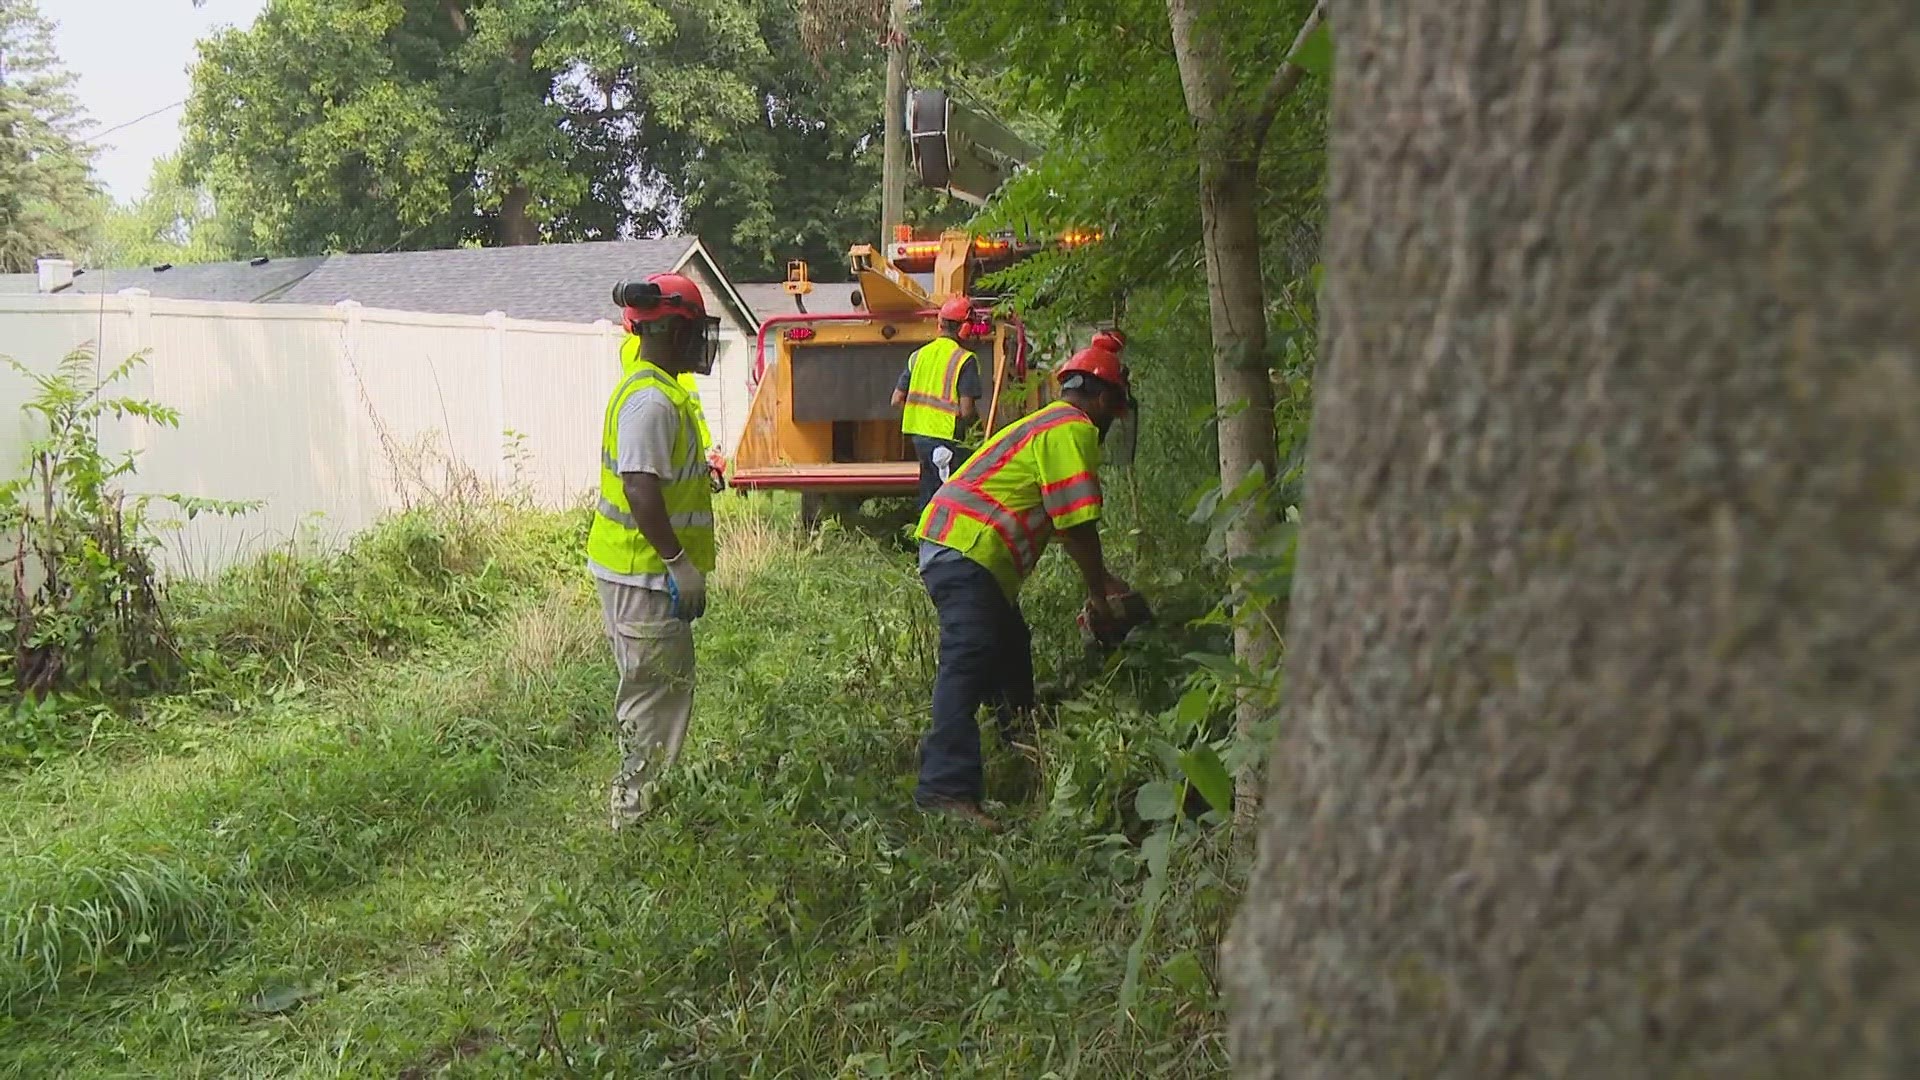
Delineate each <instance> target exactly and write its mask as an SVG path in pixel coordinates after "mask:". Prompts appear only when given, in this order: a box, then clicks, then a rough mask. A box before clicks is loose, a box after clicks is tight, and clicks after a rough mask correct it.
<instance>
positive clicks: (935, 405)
mask: <svg viewBox="0 0 1920 1080" xmlns="http://www.w3.org/2000/svg"><path fill="white" fill-rule="evenodd" d="M972 355H973V354H972V353H970V352H968V351H966V350H965V349H962V348H961V347H960V343H959V342H957V341H954V340H953V339H952V338H934V339H933V340H932V341H929V342H927V343H926V344H925V345H922V346H921V347H920V348H918V349H916V350H914V354H913V356H912V358H911V359H910V360H908V361H907V406H906V409H905V411H903V412H902V413H901V414H900V430H901V431H902V432H904V433H906V434H908V435H925V436H927V437H929V438H934V439H951V438H953V433H954V431H955V430H957V429H958V426H959V421H960V369H961V368H963V367H965V366H966V363H967V360H968V358H970V357H971V356H972Z"/></svg>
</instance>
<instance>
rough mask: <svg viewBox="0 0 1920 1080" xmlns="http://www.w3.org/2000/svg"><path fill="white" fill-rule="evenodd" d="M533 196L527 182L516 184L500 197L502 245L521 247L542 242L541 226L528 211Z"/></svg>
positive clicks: (500, 235) (500, 234)
mask: <svg viewBox="0 0 1920 1080" xmlns="http://www.w3.org/2000/svg"><path fill="white" fill-rule="evenodd" d="M532 201H533V197H532V195H531V194H530V193H529V192H528V191H527V186H526V185H525V184H515V185H513V186H512V187H510V188H508V189H507V193H506V194H505V195H503V196H501V197H500V229H499V234H498V235H499V237H500V246H501V247H520V246H524V245H527V244H537V243H539V242H540V226H539V225H538V224H536V223H535V222H534V220H533V215H531V214H530V213H528V212H527V208H528V206H529V205H530V204H531V203H532Z"/></svg>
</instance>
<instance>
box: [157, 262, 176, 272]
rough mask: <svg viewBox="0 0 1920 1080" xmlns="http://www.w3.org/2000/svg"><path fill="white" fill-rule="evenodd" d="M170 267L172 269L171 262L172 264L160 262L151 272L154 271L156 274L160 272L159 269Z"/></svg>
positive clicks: (168, 268)
mask: <svg viewBox="0 0 1920 1080" xmlns="http://www.w3.org/2000/svg"><path fill="white" fill-rule="evenodd" d="M171 269H173V264H172V263H161V264H160V265H159V266H156V267H154V268H153V272H154V273H156V274H158V273H160V272H161V271H164V270H171Z"/></svg>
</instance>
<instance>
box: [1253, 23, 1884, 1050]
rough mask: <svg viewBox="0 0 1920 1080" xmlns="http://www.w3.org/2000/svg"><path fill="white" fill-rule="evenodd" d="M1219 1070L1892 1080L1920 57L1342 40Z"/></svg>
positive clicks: (1837, 36)
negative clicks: (1293, 498)
mask: <svg viewBox="0 0 1920 1080" xmlns="http://www.w3.org/2000/svg"><path fill="white" fill-rule="evenodd" d="M1333 16H1334V18H1335V19H1336V26H1335V34H1334V38H1335V40H1336V41H1337V42H1339V48H1340V59H1339V77H1338V84H1337V86H1336V87H1335V91H1334V111H1333V128H1334V132H1335V135H1334V145H1333V158H1332V169H1331V176H1330V180H1329V184H1330V188H1329V197H1330V201H1331V208H1330V215H1331V217H1330V222H1329V228H1328V237H1327V251H1326V259H1325V262H1326V266H1327V277H1326V285H1325V293H1324V297H1323V300H1324V304H1323V311H1324V324H1323V325H1324V328H1325V336H1324V338H1323V345H1324V348H1325V352H1324V353H1323V357H1322V362H1321V367H1320V370H1319V377H1318V380H1317V385H1316V388H1315V392H1316V410H1317V412H1316V415H1315V418H1314V429H1313V436H1312V439H1313V445H1312V455H1311V458H1310V464H1309V472H1308V475H1309V484H1310V499H1309V505H1310V506H1311V507H1312V513H1311V514H1310V515H1309V516H1308V519H1307V522H1306V532H1305V537H1304V540H1303V544H1302V562H1301V566H1300V570H1299V575H1298V577H1297V584H1296V588H1295V594H1294V602H1293V609H1292V621H1291V623H1290V626H1289V642H1290V650H1289V668H1288V678H1289V684H1290V690H1289V699H1288V706H1287V712H1286V722H1285V724H1284V725H1283V727H1282V735H1281V738H1280V741H1279V743H1278V745H1277V747H1276V751H1275V754H1274V758H1273V764H1272V769H1273V773H1274V775H1273V777H1272V783H1271V787H1270V789H1269V791H1268V796H1267V807H1266V819H1265V822H1264V826H1263V835H1262V837H1261V842H1260V853H1259V857H1258V860H1257V863H1256V865H1255V868H1254V871H1253V879H1252V881H1251V883H1250V887H1249V892H1248V896H1247V899H1246V902H1245V905H1244V907H1243V909H1242V911H1241V913H1240V916H1239V919H1238V922H1237V924H1236V927H1235V930H1234V933H1233V934H1232V936H1231V938H1230V940H1229V942H1228V944H1227V963H1228V967H1229V969H1230V980H1231V984H1232V988H1233V994H1234V998H1235V1000H1234V1013H1233V1021H1232V1032H1233V1046H1234V1054H1235V1060H1236V1063H1237V1066H1238V1068H1239V1070H1240V1072H1241V1073H1242V1074H1243V1075H1248V1076H1287V1077H1292V1078H1302V1080H1304V1078H1314V1077H1328V1078H1332V1077H1338V1078H1341V1080H1361V1078H1369V1077H1414V1076H1417V1077H1462V1078H1465V1077H1472V1078H1488V1077H1496V1078H1497V1077H1518V1076H1528V1077H1532V1076H1579V1077H1596V1078H1602V1077H1604V1078H1614V1077H1671V1076H1689V1077H1728V1078H1735V1077H1738V1078H1742V1080H1746V1078H1753V1077H1800V1076H1834V1077H1894V1076H1897V1075H1898V1076H1913V1075H1916V1069H1920V1023H1916V1022H1915V1017H1916V1016H1917V1015H1920V1012H1916V1010H1917V1009H1920V915H1917V914H1916V913H1920V906H1917V905H1916V904H1915V903H1914V889H1913V886H1914V883H1915V873H1914V869H1915V867H1916V866H1920V850H1916V847H1917V845H1920V840H1917V839H1916V838H1920V794H1917V792H1916V784H1915V768H1916V766H1915V762H1916V750H1920V584H1917V583H1916V578H1920V475H1916V473H1917V472H1920V469H1917V468H1916V463H1920V303H1917V302H1916V296H1915V293H1914V288H1915V284H1914V283H1915V282H1916V281H1920V224H1917V222H1920V219H1917V218H1916V216H1915V213H1914V208H1915V207H1916V206H1920V21H1916V20H1915V19H1914V17H1913V8H1912V5H1911V3H1909V2H1907V0H1834V2H1833V3H1829V4H1823V5H1808V4H1743V3H1732V2H1728V3H1698V4H1672V3H1665V2H1658V0H1619V2H1618V3H1615V4H1611V5H1601V4H1594V3H1591V2H1587V0H1539V2H1537V3H1533V4H1529V5H1524V6H1516V5H1513V4H1506V3H1497V2H1495V0H1372V2H1369V3H1348V4H1340V5H1338V6H1337V7H1336V8H1335V10H1334V12H1333Z"/></svg>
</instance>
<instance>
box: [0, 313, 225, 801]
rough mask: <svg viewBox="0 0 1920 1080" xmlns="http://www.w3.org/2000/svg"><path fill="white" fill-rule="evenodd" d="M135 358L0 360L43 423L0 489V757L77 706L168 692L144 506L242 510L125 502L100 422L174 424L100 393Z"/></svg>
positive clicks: (56, 734) (162, 616) (174, 668)
mask: <svg viewBox="0 0 1920 1080" xmlns="http://www.w3.org/2000/svg"><path fill="white" fill-rule="evenodd" d="M143 360H144V357H142V356H139V355H136V356H133V357H130V358H128V359H127V360H125V361H124V362H122V363H121V364H119V365H118V366H116V367H114V368H113V369H111V370H109V371H107V372H105V373H103V374H102V373H96V371H95V370H94V354H93V351H92V349H91V348H89V347H86V346H82V347H80V348H76V349H74V350H73V351H72V352H70V353H68V354H67V355H66V356H65V357H64V358H63V359H62V360H61V362H60V363H59V364H58V365H56V366H55V367H54V368H53V370H52V371H49V372H45V373H41V372H36V371H34V370H32V369H31V368H29V367H27V366H26V365H24V364H21V363H19V362H18V361H16V360H14V359H13V358H11V357H0V362H4V363H5V364H7V365H8V366H10V367H11V368H13V370H15V371H16V372H18V373H19V374H20V375H21V376H22V377H23V378H24V379H25V380H26V381H27V383H28V385H29V386H31V387H32V388H33V396H32V397H31V398H30V399H29V400H28V401H27V402H26V404H25V405H24V406H23V407H22V410H21V411H22V412H23V413H24V414H25V416H26V417H27V419H28V423H29V424H30V425H33V426H37V427H39V428H41V429H42V433H41V434H40V436H39V437H38V438H35V439H33V440H32V441H30V442H29V443H28V444H27V447H26V451H25V454H24V455H23V460H22V461H20V462H19V465H18V474H17V475H16V476H15V477H14V478H13V479H11V480H8V481H6V482H5V483H0V536H5V537H7V538H8V540H9V541H11V543H10V545H9V546H10V547H11V548H12V550H11V551H10V552H8V553H6V554H5V555H3V556H0V566H4V567H5V568H6V569H7V571H9V574H10V577H11V581H10V585H11V588H10V589H9V590H8V593H7V597H8V602H7V604H6V605H5V608H4V609H0V700H5V701H6V702H7V704H8V705H9V707H10V714H9V717H8V721H7V724H6V725H5V728H4V729H0V763H4V762H6V761H8V760H10V759H11V760H31V759H33V758H34V757H36V756H38V755H40V754H42V753H43V752H45V750H46V749H47V746H48V744H50V743H54V742H58V741H59V740H61V739H62V738H63V737H66V736H68V735H70V732H68V731H66V730H64V729H65V728H67V727H69V726H71V725H70V723H69V721H71V720H72V719H74V718H75V712H76V710H75V709H74V706H75V704H76V703H77V704H78V705H79V710H78V712H79V713H80V714H83V715H91V716H92V717H94V718H95V719H96V720H97V719H98V718H99V717H100V716H101V709H102V707H103V706H105V705H110V704H116V703H124V702H126V701H128V700H130V699H131V698H132V697H134V696H136V695H139V694H143V693H149V692H152V691H155V690H160V689H164V688H166V687H168V686H169V685H170V684H171V683H172V682H173V681H175V680H176V679H178V678H179V677H180V676H181V674H182V670H183V668H182V664H181V663H180V660H181V656H180V652H179V645H178V642H177V641H176V639H175V635H174V633H173V630H172V628H171V627H170V625H169V621H168V617H167V612H166V611H165V610H164V609H163V607H162V605H161V602H160V585H159V582H158V580H157V579H156V576H155V568H154V555H155V552H156V549H157V546H158V543H159V537H158V534H157V532H156V526H155V524H154V522H153V521H152V520H151V511H152V509H153V507H154V506H155V505H157V504H171V505H172V506H173V507H175V508H176V509H177V510H179V511H181V512H183V513H184V514H186V515H187V516H188V517H189V518H191V517H193V516H195V515H198V514H201V513H231V512H234V511H237V510H240V509H244V508H243V507H242V506H240V505H238V504H233V503H226V502H218V501H214V500H209V499H199V498H190V497H186V496H180V495H163V496H154V495H132V494H129V493H128V492H126V491H125V490H124V482H125V480H126V479H127V478H128V477H130V476H131V475H132V474H133V471H134V455H133V454H132V453H131V452H121V453H112V452H108V451H106V450H104V449H103V448H102V447H101V445H100V434H99V425H100V421H101V419H103V418H112V419H123V418H128V417H132V418H136V419H138V420H142V421H145V422H147V423H152V424H157V425H161V426H167V427H171V426H173V425H175V424H177V423H178V421H179V417H178V415H177V414H176V413H175V412H174V411H173V410H171V409H169V408H166V407H164V406H162V405H158V404H156V403H154V402H151V401H144V400H141V399H139V398H132V397H116V396H110V394H109V391H111V390H112V389H113V388H115V387H116V386H118V385H120V384H121V383H123V382H125V381H126V379H127V378H128V376H129V375H131V374H132V373H133V371H134V369H135V368H136V367H138V366H139V365H140V364H141V363H142V362H143Z"/></svg>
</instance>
